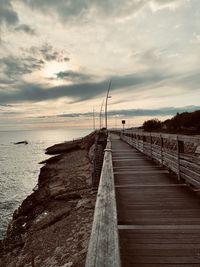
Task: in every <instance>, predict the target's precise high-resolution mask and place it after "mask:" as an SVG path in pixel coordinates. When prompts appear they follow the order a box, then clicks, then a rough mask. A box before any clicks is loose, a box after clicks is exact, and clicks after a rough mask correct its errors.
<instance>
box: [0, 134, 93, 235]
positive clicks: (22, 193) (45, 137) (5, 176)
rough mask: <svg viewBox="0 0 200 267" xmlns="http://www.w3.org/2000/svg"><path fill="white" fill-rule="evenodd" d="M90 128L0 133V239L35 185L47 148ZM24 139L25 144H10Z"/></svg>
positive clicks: (79, 135) (77, 135) (75, 136)
mask: <svg viewBox="0 0 200 267" xmlns="http://www.w3.org/2000/svg"><path fill="white" fill-rule="evenodd" d="M89 132H90V130H88V129H84V130H64V129H63V130H37V131H12V132H11V131H10V132H0V239H1V238H2V236H3V235H4V234H5V231H6V228H7V224H8V222H9V220H10V219H11V217H12V214H13V211H14V210H15V209H16V208H17V207H18V206H19V205H20V203H21V202H22V200H23V199H24V198H26V196H27V195H29V194H30V193H31V192H32V189H33V188H34V187H35V185H36V184H37V180H38V174H39V170H40V167H41V165H39V164H38V163H39V162H41V161H42V160H44V159H46V158H48V156H47V155H45V154H44V151H45V149H46V148H47V147H49V146H51V145H54V144H56V143H60V142H64V141H67V140H72V139H74V138H78V137H81V136H84V135H86V134H88V133H89ZM23 140H27V141H28V145H24V144H20V145H14V144H13V143H14V142H18V141H23Z"/></svg>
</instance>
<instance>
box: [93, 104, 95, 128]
mask: <svg viewBox="0 0 200 267" xmlns="http://www.w3.org/2000/svg"><path fill="white" fill-rule="evenodd" d="M93 129H94V131H95V114H94V108H93Z"/></svg>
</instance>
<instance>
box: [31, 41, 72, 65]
mask: <svg viewBox="0 0 200 267" xmlns="http://www.w3.org/2000/svg"><path fill="white" fill-rule="evenodd" d="M29 52H30V53H32V54H34V55H35V56H41V57H42V58H43V59H44V60H46V61H58V62H62V61H69V60H70V58H69V57H67V56H66V52H65V51H64V50H60V49H56V48H54V47H53V46H52V45H50V44H49V43H45V44H43V45H42V46H41V47H38V46H32V47H31V48H30V49H29Z"/></svg>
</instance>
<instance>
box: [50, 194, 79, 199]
mask: <svg viewBox="0 0 200 267" xmlns="http://www.w3.org/2000/svg"><path fill="white" fill-rule="evenodd" d="M54 198H55V199H56V200H76V199H80V198H81V195H80V193H79V192H72V193H70V192H69V193H64V194H61V195H57V196H55V197H54Z"/></svg>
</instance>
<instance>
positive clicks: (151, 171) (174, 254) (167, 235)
mask: <svg viewBox="0 0 200 267" xmlns="http://www.w3.org/2000/svg"><path fill="white" fill-rule="evenodd" d="M112 157H113V169H114V179H115V188H116V200H117V212H118V228H119V239H120V250H121V251H120V253H121V261H122V267H124V266H125V267H127V266H136V267H137V266H138V267H144V266H148V267H158V266H164V267H168V266H169V267H172V266H173V267H175V266H176V267H186V266H195V267H197V266H200V200H199V196H198V194H197V193H195V192H193V191H192V190H191V189H190V188H189V187H188V186H187V185H186V184H184V183H180V182H178V180H176V178H175V177H172V176H171V175H169V173H168V171H167V170H165V169H163V168H162V167H160V166H158V165H156V164H154V163H153V162H152V161H151V160H149V159H148V158H146V157H145V156H144V155H143V154H141V153H140V152H138V151H137V150H136V149H134V148H132V147H130V146H129V145H128V144H126V143H124V142H123V141H121V140H120V139H119V137H118V136H116V135H112Z"/></svg>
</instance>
